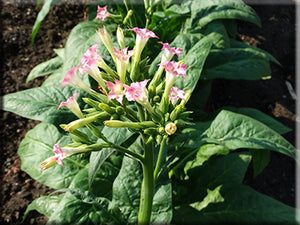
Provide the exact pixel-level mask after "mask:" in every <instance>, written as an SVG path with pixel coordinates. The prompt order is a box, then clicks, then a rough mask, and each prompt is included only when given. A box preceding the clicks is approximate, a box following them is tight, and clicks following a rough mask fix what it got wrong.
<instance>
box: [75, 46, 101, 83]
mask: <svg viewBox="0 0 300 225" xmlns="http://www.w3.org/2000/svg"><path fill="white" fill-rule="evenodd" d="M98 45H99V43H96V44H94V45H93V46H92V47H90V48H89V49H88V50H87V51H86V52H85V53H84V55H83V57H82V59H81V61H80V64H79V65H81V66H80V67H79V73H80V75H82V73H83V71H87V72H88V74H89V75H91V77H93V78H94V79H95V80H96V81H97V82H98V83H99V84H100V86H101V87H104V85H105V82H104V80H103V79H102V76H101V74H100V71H99V69H98V64H99V62H100V63H101V62H102V61H103V60H102V58H103V56H100V55H99V54H98V52H97V46H98Z"/></svg>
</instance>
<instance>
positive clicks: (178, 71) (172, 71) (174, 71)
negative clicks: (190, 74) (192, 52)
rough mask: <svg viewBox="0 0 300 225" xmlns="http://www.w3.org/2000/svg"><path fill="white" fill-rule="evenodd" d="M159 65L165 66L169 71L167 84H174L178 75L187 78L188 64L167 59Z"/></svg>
mask: <svg viewBox="0 0 300 225" xmlns="http://www.w3.org/2000/svg"><path fill="white" fill-rule="evenodd" d="M159 65H161V66H163V67H164V68H165V70H166V71H167V73H166V86H168V87H169V86H172V85H173V84H174V83H175V81H176V79H177V78H178V76H182V77H183V78H185V74H186V64H180V63H178V62H175V61H167V62H163V63H160V64H159Z"/></svg>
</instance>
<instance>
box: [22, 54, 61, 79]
mask: <svg viewBox="0 0 300 225" xmlns="http://www.w3.org/2000/svg"><path fill="white" fill-rule="evenodd" d="M62 64H63V62H62V59H61V58H60V57H59V56H56V57H55V58H52V59H50V60H48V61H46V62H43V63H40V64H39V65H37V66H36V67H34V68H33V69H32V70H31V72H30V73H29V75H28V76H27V79H26V84H28V83H29V81H31V80H33V79H35V78H37V77H42V76H45V75H47V74H52V73H53V72H55V71H57V70H58V69H59V68H60V67H61V66H62Z"/></svg>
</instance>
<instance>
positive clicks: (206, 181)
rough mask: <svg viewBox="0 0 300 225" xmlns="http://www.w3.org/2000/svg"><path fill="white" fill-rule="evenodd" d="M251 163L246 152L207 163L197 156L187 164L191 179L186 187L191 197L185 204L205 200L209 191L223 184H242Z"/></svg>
mask: <svg viewBox="0 0 300 225" xmlns="http://www.w3.org/2000/svg"><path fill="white" fill-rule="evenodd" d="M207 151H210V149H207ZM197 160H198V161H197ZM250 161H251V155H250V153H245V152H244V153H236V152H235V153H231V154H228V155H225V156H218V157H211V158H210V160H208V161H206V162H205V163H203V160H202V158H200V157H199V156H198V155H197V157H196V159H195V160H192V161H189V162H187V163H186V166H185V168H184V169H185V171H186V173H187V175H188V177H189V180H188V181H187V186H186V187H185V188H187V189H188V190H189V196H188V197H187V198H185V200H184V202H188V203H191V202H196V201H199V200H201V199H203V198H204V196H205V193H206V190H207V189H214V188H216V187H218V186H219V185H221V184H225V183H228V182H234V183H242V182H243V180H244V176H245V174H246V171H247V169H248V165H249V163H250ZM190 162H193V163H190ZM207 171H209V173H208V172H207Z"/></svg>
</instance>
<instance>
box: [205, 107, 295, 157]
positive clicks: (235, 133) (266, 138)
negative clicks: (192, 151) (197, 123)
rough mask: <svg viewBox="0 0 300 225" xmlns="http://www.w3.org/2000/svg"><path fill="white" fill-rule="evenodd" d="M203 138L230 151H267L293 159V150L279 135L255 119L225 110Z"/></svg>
mask: <svg viewBox="0 0 300 225" xmlns="http://www.w3.org/2000/svg"><path fill="white" fill-rule="evenodd" d="M203 137H205V138H207V141H208V142H209V143H213V144H217V145H222V146H224V147H225V148H228V149H230V150H236V149H240V148H249V149H268V150H272V151H276V152H280V153H282V154H285V155H287V156H290V157H292V158H294V159H295V154H296V150H295V148H294V147H293V146H292V145H291V144H290V143H289V142H288V141H287V140H285V139H284V138H283V137H282V136H281V135H280V134H278V133H277V132H275V131H274V130H272V129H271V128H269V127H267V126H266V125H265V124H263V123H261V122H259V121H257V120H255V119H252V118H250V117H248V116H245V115H241V114H238V113H233V112H230V111H227V110H222V111H221V112H220V113H219V114H218V115H217V117H216V118H215V119H214V121H213V122H212V123H211V125H210V127H209V128H208V129H207V130H206V131H205V132H204V133H203Z"/></svg>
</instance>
